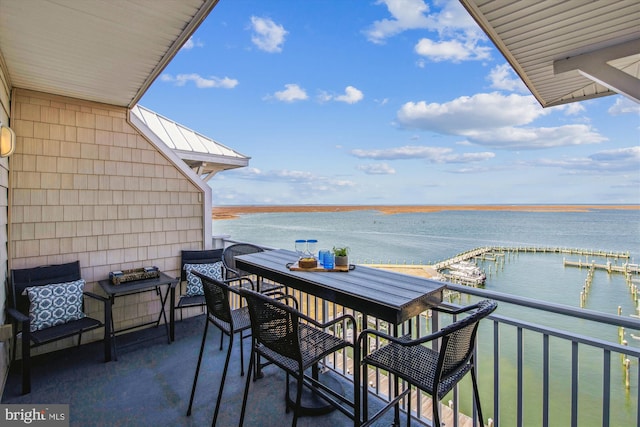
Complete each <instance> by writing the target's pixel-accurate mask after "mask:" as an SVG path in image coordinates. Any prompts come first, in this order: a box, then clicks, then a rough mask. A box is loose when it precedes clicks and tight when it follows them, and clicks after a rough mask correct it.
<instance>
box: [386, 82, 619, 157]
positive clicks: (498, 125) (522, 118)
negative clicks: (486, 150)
mask: <svg viewBox="0 0 640 427" xmlns="http://www.w3.org/2000/svg"><path fill="white" fill-rule="evenodd" d="M546 114H551V110H549V109H543V108H542V107H540V105H539V104H538V103H537V102H536V100H535V99H534V98H533V96H522V95H517V94H511V95H503V94H500V93H498V92H494V93H480V94H476V95H473V96H470V97H469V96H463V97H460V98H456V99H454V100H452V101H450V102H446V103H442V104H439V103H430V104H428V103H426V102H425V101H419V102H407V103H406V104H404V105H403V106H402V107H401V108H400V110H399V111H398V123H399V124H400V125H402V126H404V127H406V128H410V129H421V130H427V131H433V132H438V133H441V134H447V135H460V136H465V137H467V138H468V139H469V141H470V142H472V143H475V144H480V145H485V146H488V147H494V148H502V149H539V148H550V147H560V146H567V145H581V144H594V143H599V142H603V141H606V140H607V139H606V138H605V137H604V136H602V135H601V134H599V133H598V132H597V131H595V130H593V129H592V128H591V127H590V126H589V125H585V124H572V125H565V126H559V127H547V128H544V127H523V126H524V125H528V124H530V123H531V122H533V121H534V120H535V119H537V118H539V117H541V116H544V115H546Z"/></svg>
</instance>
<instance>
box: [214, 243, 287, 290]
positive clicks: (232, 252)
mask: <svg viewBox="0 0 640 427" xmlns="http://www.w3.org/2000/svg"><path fill="white" fill-rule="evenodd" d="M258 252H264V249H263V248H261V247H260V246H257V245H253V244H251V243H234V244H233V245H230V246H227V247H226V248H224V251H223V252H222V263H223V265H224V278H225V280H226V281H227V282H229V283H232V282H234V281H236V280H238V279H241V278H244V279H248V280H249V281H248V282H244V284H243V285H242V286H244V287H246V288H249V289H252V290H256V291H260V292H270V291H274V290H277V289H282V288H283V287H284V286H282V285H279V284H274V283H264V282H262V283H261V282H260V278H259V277H258V278H257V281H258V283H255V284H254V283H253V280H251V279H250V278H249V276H251V273H249V272H248V271H244V270H242V269H240V268H238V266H237V265H236V256H238V255H249V254H255V253H258Z"/></svg>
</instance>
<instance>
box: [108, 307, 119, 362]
mask: <svg viewBox="0 0 640 427" xmlns="http://www.w3.org/2000/svg"><path fill="white" fill-rule="evenodd" d="M110 299H111V304H109V310H111V315H110V316H109V317H110V318H111V345H112V346H113V360H115V361H118V345H117V343H116V323H115V321H114V320H113V304H115V302H116V297H115V295H112V296H111V297H110Z"/></svg>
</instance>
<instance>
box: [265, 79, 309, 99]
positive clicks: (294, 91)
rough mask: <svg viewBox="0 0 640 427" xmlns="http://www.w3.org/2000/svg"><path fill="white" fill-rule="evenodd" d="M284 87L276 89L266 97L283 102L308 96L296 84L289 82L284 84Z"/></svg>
mask: <svg viewBox="0 0 640 427" xmlns="http://www.w3.org/2000/svg"><path fill="white" fill-rule="evenodd" d="M284 87H285V89H284V90H281V91H278V92H276V93H274V94H273V96H267V97H266V98H267V99H270V98H275V99H277V100H278V101H283V102H295V101H304V100H305V99H308V98H309V96H307V92H306V91H305V90H304V89H303V88H301V87H300V86H298V85H297V84H293V83H290V84H286V85H284Z"/></svg>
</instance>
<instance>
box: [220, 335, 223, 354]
mask: <svg viewBox="0 0 640 427" xmlns="http://www.w3.org/2000/svg"><path fill="white" fill-rule="evenodd" d="M223 341H224V334H220V351H222V343H223Z"/></svg>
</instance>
